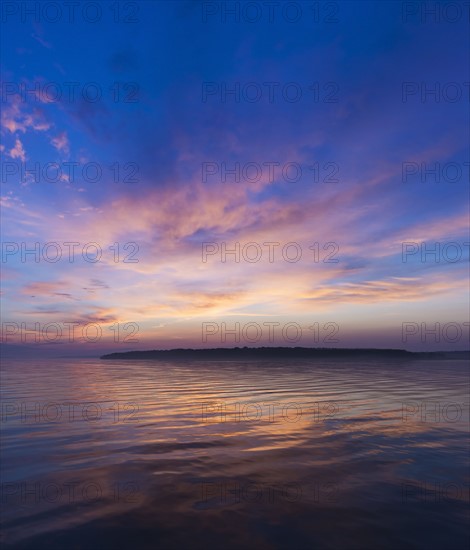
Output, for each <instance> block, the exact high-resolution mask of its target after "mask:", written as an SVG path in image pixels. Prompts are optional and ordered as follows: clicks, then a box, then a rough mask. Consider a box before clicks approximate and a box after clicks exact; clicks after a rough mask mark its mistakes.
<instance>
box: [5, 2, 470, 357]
mask: <svg viewBox="0 0 470 550" xmlns="http://www.w3.org/2000/svg"><path fill="white" fill-rule="evenodd" d="M72 4H73V3H72ZM468 11H469V7H468V3H467V4H465V3H464V2H462V3H461V2H400V1H392V2H387V1H381V2H362V1H357V2H356V1H354V2H352V1H344V2H271V3H270V2H199V1H194V0H193V1H191V2H186V1H172V2H163V1H158V2H153V1H142V2H77V3H76V6H71V4H70V3H62V2H48V3H38V2H3V3H2V12H1V26H2V33H1V52H2V53H1V57H0V67H1V93H2V98H1V108H2V112H1V147H0V154H1V165H2V170H1V201H2V220H1V223H2V263H1V269H2V279H3V281H2V343H3V348H4V352H7V353H8V352H12V353H20V352H25V351H27V352H28V353H31V354H36V353H44V354H46V355H47V354H55V355H59V356H62V355H73V354H76V355H96V354H100V353H105V352H111V351H126V350H130V349H170V348H176V347H196V348H201V347H231V346H235V345H238V346H245V345H246V346H259V345H288V346H294V345H300V346H315V347H380V348H384V347H392V348H405V349H409V350H424V351H432V350H441V349H443V350H464V349H469V347H470V346H469V293H468V276H469V242H470V236H469V223H468V222H469V160H470V159H469V130H468V123H469V87H470V75H469V13H468ZM433 251H434V252H433Z"/></svg>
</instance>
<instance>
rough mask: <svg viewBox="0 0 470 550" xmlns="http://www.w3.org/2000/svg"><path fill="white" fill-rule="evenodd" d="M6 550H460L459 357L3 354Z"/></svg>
mask: <svg viewBox="0 0 470 550" xmlns="http://www.w3.org/2000/svg"><path fill="white" fill-rule="evenodd" d="M1 420H2V422H1V428H2V470H3V475H2V509H3V513H2V524H3V525H2V528H3V529H2V530H3V542H4V543H5V547H7V548H8V547H12V548H35V549H38V548H39V549H40V548H48V549H51V548H52V549H55V548H61V549H62V548H71V549H79V548H83V549H93V548H100V549H104V548H113V549H116V548H127V547H132V548H149V549H150V548H151V549H155V548H159V549H164V548H175V549H176V548H178V549H180V548H201V549H202V548H204V549H207V548H229V549H230V548H261V549H264V548H273V549H274V548H296V549H297V548H306V549H307V548H308V549H312V548H315V549H319V550H321V549H341V550H343V549H345V550H349V549H351V550H352V549H371V550H372V549H373V550H378V549H390V550H392V549H393V550H397V549H399V548H405V549H423V550H424V549H427V550H429V549H438V548H439V549H444V548H446V549H450V550H459V549H462V550H463V549H467V548H468V544H469V512H468V504H469V438H468V435H469V367H468V365H467V364H466V362H464V361H459V360H455V361H432V362H425V361H413V362H399V361H390V362H387V361H383V362H381V363H377V362H373V361H370V360H368V361H365V362H361V361H354V362H346V361H331V360H328V361H325V360H321V361H319V360H318V361H310V362H309V361H301V362H299V361H296V362H292V363H286V362H277V363H276V362H272V361H269V362H268V361H260V362H245V363H235V362H225V363H220V362H174V363H173V362H171V363H163V362H150V361H141V362H130V361H129V362H124V361H122V362H119V361H100V360H94V359H93V360H91V359H78V360H71V359H64V360H47V361H45V360H37V361H31V360H28V361H27V362H20V361H8V362H7V363H6V364H5V365H4V366H3V369H2V419H1Z"/></svg>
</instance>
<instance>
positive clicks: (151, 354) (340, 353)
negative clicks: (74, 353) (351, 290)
mask: <svg viewBox="0 0 470 550" xmlns="http://www.w3.org/2000/svg"><path fill="white" fill-rule="evenodd" d="M368 357H370V358H372V357H376V358H387V359H469V358H470V351H450V352H449V351H433V352H427V351H426V352H423V351H419V352H416V351H415V352H414V351H407V350H404V349H375V348H302V347H294V348H289V347H260V348H248V347H243V348H238V347H236V348H210V349H184V348H179V349H170V350H156V349H154V350H148V351H125V352H116V353H108V354H106V355H102V356H101V357H100V359H133V360H134V359H157V360H162V361H163V360H174V359H184V360H187V359H193V360H194V359H195V360H203V361H206V360H226V361H227V360H247V359H249V360H251V359H313V358H343V359H353V358H368Z"/></svg>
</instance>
